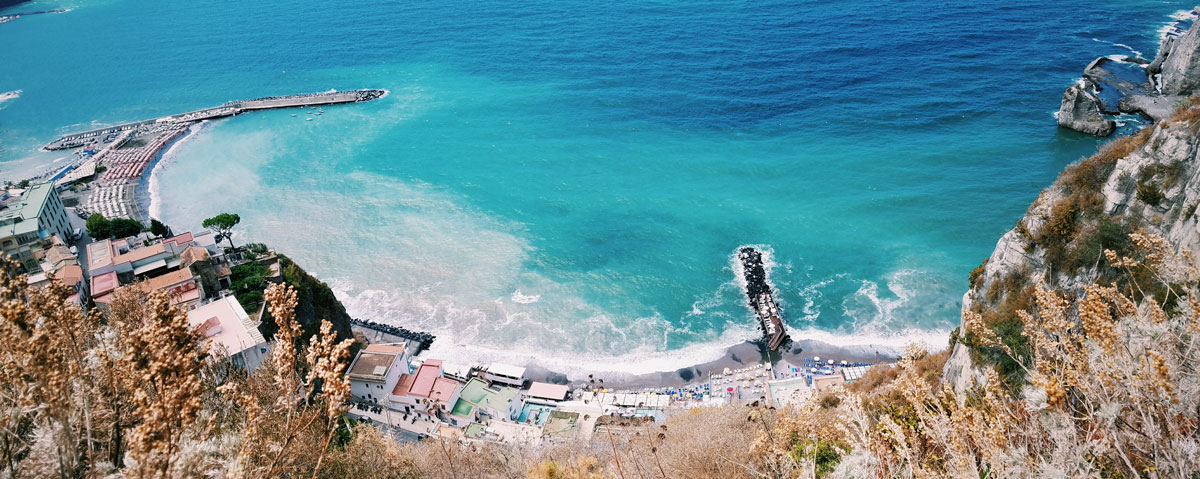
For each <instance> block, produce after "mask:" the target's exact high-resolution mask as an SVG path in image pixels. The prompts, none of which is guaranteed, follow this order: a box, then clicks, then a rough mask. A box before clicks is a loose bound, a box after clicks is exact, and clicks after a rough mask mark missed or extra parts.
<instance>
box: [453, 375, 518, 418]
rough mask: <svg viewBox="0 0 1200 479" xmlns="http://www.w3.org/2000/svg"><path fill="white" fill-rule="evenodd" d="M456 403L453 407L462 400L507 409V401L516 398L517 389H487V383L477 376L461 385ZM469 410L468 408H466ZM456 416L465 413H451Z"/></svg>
mask: <svg viewBox="0 0 1200 479" xmlns="http://www.w3.org/2000/svg"><path fill="white" fill-rule="evenodd" d="M458 397H459V400H458V404H455V405H454V409H455V410H457V409H458V405H459V404H462V403H464V402H466V403H469V404H472V405H475V406H478V407H482V408H487V409H495V410H505V409H508V405H509V403H511V402H512V401H513V399H516V397H517V390H516V389H513V388H510V387H503V388H500V389H488V387H487V383H485V382H483V380H481V379H479V378H471V380H470V381H467V384H466V385H465V386H463V390H462V392H461V393H459V395H458ZM466 412H470V410H469V409H468V410H466ZM452 414H455V415H458V416H464V415H465V414H457V413H452Z"/></svg>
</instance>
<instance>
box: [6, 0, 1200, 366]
mask: <svg viewBox="0 0 1200 479" xmlns="http://www.w3.org/2000/svg"><path fill="white" fill-rule="evenodd" d="M64 7H65V8H70V11H69V12H67V13H63V14H53V15H39V16H30V17H24V18H20V19H18V20H16V21H13V22H9V23H5V24H0V94H4V93H6V92H10V93H11V94H9V95H7V96H6V97H4V98H7V99H5V100H2V101H0V178H4V179H10V178H21V177H23V175H25V174H28V173H29V172H31V171H35V170H38V169H40V168H45V167H46V166H47V165H48V164H51V163H52V162H54V161H56V160H57V159H59V158H61V157H63V156H66V154H63V153H39V152H37V151H36V150H37V148H38V147H39V146H40V145H42V144H43V143H45V142H47V141H49V140H51V139H53V138H54V137H55V136H56V135H58V134H61V133H66V132H70V131H73V130H78V129H83V128H87V127H91V126H93V125H104V124H111V123H116V122H122V121H131V120H139V119H145V118H151V117H156V116H162V115H167V114H172V113H178V112H181V111H185V110H190V109H195V108H200V107H206V106H212V105H215V104H219V103H222V102H225V101H227V100H233V99H242V98H250V97H258V96H267V95H279V94H291V93H302V92H313V91H322V90H328V89H330V88H336V89H354V88H386V89H388V90H390V91H391V94H390V95H389V96H387V97H386V98H384V99H383V100H380V101H375V102H370V103H365V104H359V105H350V106H340V107H331V108H326V109H325V110H326V111H325V113H324V114H323V115H320V116H315V117H314V120H313V121H305V117H308V116H313V115H309V114H307V113H306V112H305V111H295V110H292V111H272V112H262V113H252V114H247V115H243V116H239V117H236V118H233V119H227V120H220V121H214V122H209V123H205V124H203V125H202V126H200V127H198V128H196V129H195V130H194V131H193V132H192V133H191V134H190V135H189V136H188V137H186V139H184V140H182V141H180V142H179V143H177V144H175V145H174V147H173V148H172V149H171V150H170V151H169V152H168V153H167V154H166V155H164V158H163V160H162V161H161V163H160V164H159V167H158V169H157V170H156V171H155V173H154V175H153V177H152V178H151V179H150V186H151V189H152V191H153V192H154V203H153V205H152V212H153V213H154V214H155V215H156V216H159V217H161V218H162V219H163V220H165V221H166V222H168V223H169V224H170V225H171V226H172V227H174V228H175V229H176V230H187V229H199V227H200V225H199V223H200V221H201V219H202V218H205V217H207V216H211V215H213V214H216V213H219V212H224V211H228V212H236V213H239V214H240V215H241V217H242V225H241V226H240V228H239V230H238V233H237V235H236V236H235V241H238V242H246V241H260V242H265V243H268V244H269V245H271V246H272V247H274V248H277V249H278V250H280V251H282V252H284V253H286V254H288V255H289V256H291V257H293V258H294V259H296V260H297V261H298V262H299V263H300V264H301V265H303V266H304V267H305V268H307V269H309V270H310V271H312V272H313V273H315V274H316V275H318V276H319V277H320V278H322V279H323V280H326V281H328V282H329V283H330V284H331V285H332V286H333V287H334V288H335V290H336V291H337V293H338V294H339V296H340V298H341V299H342V300H343V301H344V302H345V303H346V305H347V307H348V308H349V310H350V312H351V314H352V315H354V316H356V317H360V318H365V319H373V320H376V321H385V322H390V323H395V324H400V325H404V326H406V327H409V328H414V329H422V330H428V331H431V332H433V333H435V334H437V335H438V340H437V341H436V342H435V343H434V348H433V352H434V354H436V355H440V356H442V357H447V358H449V359H455V360H460V361H465V360H468V359H475V360H487V359H491V358H504V359H506V360H509V361H513V362H519V361H522V360H524V359H527V358H529V357H537V358H540V359H541V360H542V361H543V364H544V365H547V366H551V367H557V368H559V369H572V370H585V369H589V370H621V371H648V370H668V369H674V368H677V367H681V366H683V365H686V364H690V363H694V362H696V361H700V360H706V359H712V358H714V357H715V356H717V355H719V354H720V352H721V350H722V348H723V347H724V346H728V345H730V344H733V343H736V342H740V341H741V340H744V339H747V338H751V337H754V336H756V334H757V332H756V329H755V326H754V323H753V320H752V317H751V315H750V313H749V311H748V310H747V308H746V307H745V305H744V296H742V294H741V291H740V290H739V287H738V284H737V283H736V282H735V281H734V275H733V271H732V269H731V257H732V254H733V251H734V250H735V248H737V247H738V246H739V245H746V244H753V245H762V246H763V247H764V248H766V249H767V250H768V251H769V252H770V253H771V257H772V260H773V263H774V264H773V269H772V271H771V278H772V280H773V282H774V283H775V285H776V286H777V288H778V289H779V292H780V296H781V300H782V302H783V306H784V308H785V313H786V317H787V322H788V325H789V326H790V328H791V329H792V330H793V337H796V338H800V339H804V338H815V339H822V340H825V341H829V342H833V343H837V344H844V345H854V344H873V345H880V346H883V347H891V348H896V347H900V346H901V345H903V344H904V343H906V342H908V341H914V340H915V341H919V342H924V343H928V344H932V345H935V346H938V345H944V344H945V340H946V337H947V335H948V333H949V331H950V330H951V329H953V328H954V327H955V326H956V325H957V323H958V313H959V307H960V300H961V296H962V294H963V292H965V290H966V287H967V280H966V277H967V273H968V272H969V271H970V270H971V269H972V268H973V267H975V266H976V265H978V264H979V262H980V261H981V260H982V259H983V258H985V257H986V256H988V255H989V254H990V252H991V250H992V248H993V246H994V245H995V242H996V240H997V239H998V238H999V236H1000V235H1001V234H1002V233H1003V232H1004V231H1006V230H1007V229H1009V228H1010V227H1012V225H1013V223H1014V222H1015V221H1016V219H1017V218H1019V217H1020V215H1021V214H1022V213H1023V212H1024V211H1025V209H1026V208H1027V207H1028V205H1029V203H1030V202H1031V201H1032V200H1033V199H1034V197H1035V196H1036V195H1037V193H1038V191H1039V190H1041V189H1042V188H1044V187H1045V186H1047V185H1048V184H1049V183H1050V182H1051V181H1052V180H1053V179H1054V177H1055V176H1056V175H1057V173H1058V172H1059V171H1060V170H1061V169H1062V168H1063V166H1064V165H1066V164H1067V163H1069V162H1071V161H1074V160H1076V159H1078V158H1079V157H1081V156H1084V155H1086V154H1087V153H1088V152H1090V151H1092V150H1094V148H1095V147H1096V144H1097V141H1098V140H1096V139H1094V138H1090V137H1086V136H1082V135H1078V134H1075V133H1072V132H1068V131H1065V130H1060V129H1058V128H1057V127H1056V126H1055V123H1054V119H1053V117H1052V113H1053V112H1054V111H1055V110H1056V109H1057V107H1058V103H1059V99H1060V96H1061V94H1062V91H1063V89H1064V88H1065V87H1066V86H1068V85H1070V84H1071V83H1072V82H1074V81H1075V80H1076V79H1077V77H1078V76H1079V74H1080V73H1081V71H1082V69H1083V67H1084V66H1085V65H1087V63H1088V62H1090V61H1091V60H1092V59H1094V58H1095V57H1097V56H1105V55H1124V54H1130V53H1131V51H1136V52H1140V53H1141V54H1142V55H1144V56H1146V57H1148V58H1152V57H1153V55H1154V52H1155V50H1156V48H1157V44H1158V33H1157V31H1158V30H1159V29H1160V28H1161V27H1162V26H1163V25H1165V24H1166V23H1167V22H1169V21H1171V17H1170V16H1171V15H1172V14H1174V13H1177V12H1178V11H1179V10H1181V9H1189V8H1190V7H1191V4H1186V3H1180V2H1159V1H1134V0H1121V1H1117V0H1112V1H1082V0H1064V1H1056V2H1045V1H1036V2H1035V1H1021V0H1018V1H1008V0H1006V1H997V0H984V1H959V0H950V1H946V2H938V3H937V4H936V5H935V4H930V3H928V2H919V1H890V2H883V1H865V0H848V1H844V2H811V1H798V2H795V1H794V2H783V1H774V0H768V1H761V2H745V1H735V2H710V1H694V2H676V1H644V2H626V3H615V2H582V1H574V0H558V1H549V2H546V1H538V0H533V1H527V2H519V3H517V2H513V3H502V2H470V3H465V4H464V3H459V2H399V3H398V2H371V1H360V2H318V1H314V0H281V1H278V2H270V3H264V2H235V1H213V2H158V1H149V0H104V1H98V2H85V1H82V0H77V1H69V0H68V1H51V0H44V1H35V2H31V3H28V4H25V5H22V6H19V7H14V8H10V9H7V10H4V11H0V14H4V13H11V12H14V11H24V10H42V9H46V8H64ZM18 91H19V92H18ZM293 113H298V115H297V116H296V117H292V116H291V115H292V114H293ZM1135 126H1136V125H1134V124H1132V123H1131V124H1129V125H1126V126H1125V128H1126V129H1128V128H1134V127H1135Z"/></svg>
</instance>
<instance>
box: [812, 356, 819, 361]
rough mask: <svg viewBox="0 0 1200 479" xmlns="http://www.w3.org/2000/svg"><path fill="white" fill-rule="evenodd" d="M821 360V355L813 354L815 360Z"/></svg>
mask: <svg viewBox="0 0 1200 479" xmlns="http://www.w3.org/2000/svg"><path fill="white" fill-rule="evenodd" d="M820 360H821V357H820V356H813V361H820Z"/></svg>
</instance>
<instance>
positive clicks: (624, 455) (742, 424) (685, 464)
mask: <svg viewBox="0 0 1200 479" xmlns="http://www.w3.org/2000/svg"><path fill="white" fill-rule="evenodd" d="M1130 241H1131V243H1132V244H1133V245H1135V246H1134V248H1133V249H1132V250H1131V251H1133V253H1131V256H1118V255H1117V254H1116V253H1115V252H1112V251H1111V250H1109V251H1108V252H1106V253H1107V254H1108V256H1109V260H1110V262H1111V263H1112V265H1113V266H1114V267H1115V268H1118V269H1121V270H1123V271H1125V272H1126V276H1128V275H1130V274H1132V273H1134V272H1136V273H1137V274H1138V275H1139V276H1141V275H1145V274H1151V275H1153V276H1154V277H1156V278H1158V279H1159V280H1160V281H1162V282H1165V283H1167V284H1177V285H1185V286H1183V287H1182V288H1181V289H1177V290H1173V293H1174V294H1177V295H1179V296H1180V297H1181V298H1184V299H1183V300H1182V301H1179V304H1178V305H1176V306H1175V307H1173V308H1170V310H1168V309H1167V308H1164V307H1163V301H1162V299H1161V298H1155V297H1153V296H1149V295H1147V296H1143V297H1142V298H1141V299H1140V300H1134V299H1133V298H1131V297H1129V296H1128V295H1126V294H1123V293H1122V292H1121V290H1120V289H1119V288H1117V287H1115V286H1113V285H1112V284H1097V285H1094V286H1091V287H1089V288H1087V293H1086V294H1084V295H1082V296H1079V297H1075V298H1069V297H1067V296H1065V295H1063V294H1062V293H1060V292H1056V291H1052V290H1049V289H1047V288H1044V287H1038V288H1035V290H1034V291H1033V297H1032V300H1031V303H1030V307H1029V308H1028V309H1026V310H1021V311H1018V312H1017V317H1018V318H1019V320H1020V321H1021V322H1022V324H1021V330H1022V331H1024V333H1023V334H1024V335H1025V337H1026V338H1027V341H1028V344H1029V345H1030V347H1029V351H1028V353H1027V355H1026V356H1023V357H1020V358H1014V361H1015V363H1016V364H1018V366H1019V367H1021V368H1022V369H1023V370H1024V371H1025V377H1027V378H1028V380H1027V382H1024V383H1023V384H1021V385H1020V388H1019V389H1018V390H1017V393H1016V394H1013V393H1012V391H1011V389H1006V388H1005V387H1003V383H1002V381H1001V380H1000V376H999V375H998V374H996V373H994V372H988V373H987V374H986V375H985V376H983V379H982V380H981V381H979V382H977V383H976V384H975V386H974V387H972V388H970V389H969V390H967V391H963V392H958V393H956V392H954V391H951V390H950V389H949V388H948V387H947V386H946V385H944V384H942V383H941V375H940V370H941V364H942V363H943V362H944V361H945V353H942V354H935V355H930V354H927V353H926V352H924V351H921V350H919V349H911V350H910V351H909V352H908V353H907V354H906V355H905V357H904V358H903V359H902V360H901V361H900V362H899V364H898V365H897V366H896V367H894V368H877V369H876V370H874V371H873V372H872V373H871V374H870V375H868V377H867V378H864V379H863V380H862V381H861V382H859V383H858V384H857V385H855V386H854V387H853V388H852V389H850V390H844V391H837V392H835V393H833V394H828V395H823V396H819V397H814V398H812V400H811V401H809V402H808V403H807V404H804V405H802V406H799V407H780V408H757V407H756V408H750V407H741V406H729V407H723V408H705V409H693V410H689V411H681V412H679V413H678V414H675V415H673V417H671V418H670V419H669V420H668V421H667V422H666V423H665V424H653V423H639V422H633V423H626V424H623V425H618V424H612V425H607V426H601V428H600V429H599V430H598V431H597V433H596V436H595V437H596V438H597V439H596V442H595V443H570V442H568V443H556V444H553V445H550V446H546V447H542V448H537V449H534V448H528V447H522V446H505V445H495V444H483V443H460V442H457V441H453V440H441V439H430V440H426V441H422V442H421V443H418V444H410V445H399V444H397V443H395V442H393V441H391V440H390V439H386V438H384V437H382V435H381V434H380V432H379V431H378V430H375V429H374V428H373V427H371V426H367V425H361V424H355V423H354V422H353V421H351V420H349V419H347V418H346V416H344V412H345V411H346V400H347V395H348V394H349V384H348V382H347V380H346V379H345V376H344V372H345V368H346V364H347V360H348V355H349V348H350V342H349V341H346V340H339V339H337V335H336V334H335V333H334V332H333V331H332V325H331V324H330V323H329V322H327V321H323V322H322V323H321V326H320V330H319V332H318V333H317V334H316V335H315V336H314V337H313V338H312V339H311V340H309V341H307V342H306V341H303V340H302V336H303V334H302V330H301V327H300V325H299V323H298V322H297V321H296V320H295V318H296V304H297V303H298V300H297V291H296V290H295V289H294V288H293V287H291V286H289V285H286V284H274V285H271V286H269V287H268V289H267V291H266V293H265V298H264V299H265V301H266V303H267V305H268V309H269V314H270V315H271V317H272V318H275V320H276V324H277V327H278V330H277V331H276V333H275V338H276V340H277V341H278V343H277V345H276V346H275V347H274V349H273V351H272V353H271V357H270V359H269V361H268V362H267V364H266V365H265V366H264V367H263V368H261V369H259V370H258V371H256V372H255V373H254V374H252V375H250V376H245V375H243V374H241V373H239V372H238V371H236V370H233V369H231V368H229V367H228V365H227V364H225V363H222V362H220V361H215V360H212V359H211V357H213V356H215V357H220V354H212V353H214V352H213V351H205V350H204V348H203V347H202V345H201V344H200V342H199V341H198V339H197V338H196V337H195V336H194V335H193V334H192V333H191V332H190V330H189V328H188V326H187V322H186V314H185V313H184V312H183V311H179V310H178V309H175V308H172V307H169V306H168V304H167V301H166V299H165V298H164V297H162V296H160V295H150V296H144V295H142V294H141V293H138V292H136V291H135V288H126V289H125V290H122V292H121V293H120V294H119V295H118V297H117V298H116V299H115V300H114V301H113V303H112V308H111V313H109V314H107V315H100V314H84V313H83V312H82V311H80V310H79V309H78V308H74V307H69V306H66V304H67V303H66V297H67V294H68V293H69V291H67V290H66V289H64V288H61V287H51V288H49V289H44V290H37V289H29V288H28V287H27V286H26V282H25V277H24V276H21V275H16V274H13V272H14V271H15V269H13V268H12V266H11V265H8V266H6V269H5V271H4V274H0V301H2V305H3V306H2V310H0V314H2V321H0V348H2V349H3V351H0V363H2V364H0V393H2V394H0V411H2V414H0V470H2V471H3V474H2V475H3V476H4V477H101V476H110V475H113V474H116V475H117V477H404V478H416V477H454V478H457V477H522V476H528V477H543V478H596V477H621V478H633V477H637V478H650V477H989V478H993V477H994V478H1001V477H1039V476H1041V477H1122V478H1132V477H1181V478H1190V477H1196V476H1195V474H1197V473H1198V472H1200V442H1198V438H1197V430H1198V424H1200V423H1198V420H1200V418H1198V417H1197V414H1198V411H1197V410H1198V402H1197V401H1198V399H1197V398H1200V376H1198V370H1197V366H1196V358H1197V357H1198V356H1200V355H1198V354H1197V352H1198V348H1200V291H1198V290H1197V284H1198V283H1197V280H1198V279H1200V274H1198V273H1197V270H1196V268H1195V265H1194V263H1192V261H1191V259H1190V258H1185V259H1184V260H1182V261H1174V260H1173V259H1178V258H1174V257H1173V256H1172V255H1171V254H1170V252H1169V251H1168V248H1167V245H1166V243H1165V242H1163V241H1162V240H1161V239H1158V238H1155V237H1152V236H1146V235H1138V234H1135V235H1133V237H1132V238H1131V240H1130ZM1147 270H1149V271H1151V272H1150V273H1147V272H1146V271H1147ZM1122 280H1125V281H1128V280H1130V278H1128V277H1123V278H1122ZM964 315H965V323H966V325H967V334H969V335H970V336H971V337H972V338H973V340H975V341H979V342H981V343H985V344H988V345H990V346H991V347H994V348H998V349H1000V350H1003V351H1008V350H1007V349H1006V346H1005V345H1004V344H1003V343H1002V342H1000V341H999V340H998V338H997V337H996V336H995V334H994V333H991V332H990V329H988V328H986V327H983V325H982V318H981V316H980V314H979V313H976V312H972V311H967V312H965V313H964ZM206 358H209V359H206Z"/></svg>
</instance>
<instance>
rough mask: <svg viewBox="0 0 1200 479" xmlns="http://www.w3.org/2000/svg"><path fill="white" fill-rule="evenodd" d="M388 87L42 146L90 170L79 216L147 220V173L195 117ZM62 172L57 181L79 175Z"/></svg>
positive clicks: (161, 121) (256, 102) (257, 103)
mask: <svg viewBox="0 0 1200 479" xmlns="http://www.w3.org/2000/svg"><path fill="white" fill-rule="evenodd" d="M387 93H388V92H387V90H374V89H368V90H352V91H344V92H339V91H328V92H322V93H310V94H305V95H290V96H278V97H264V98H255V99H251V100H240V101H231V102H227V103H225V104H223V105H220V106H216V107H212V108H205V109H202V110H195V111H190V112H187V113H180V114H177V115H170V116H164V117H162V118H155V119H152V120H142V121H135V122H131V123H123V124H120V125H113V126H108V127H104V128H97V129H94V130H88V131H84V132H79V133H73V134H70V135H66V136H63V137H61V138H58V139H57V140H54V141H52V142H50V143H49V144H47V145H46V146H44V147H43V149H45V150H64V149H69V148H79V150H78V151H77V152H76V155H75V156H76V157H75V159H74V160H73V161H72V162H71V164H70V165H67V167H68V168H76V169H80V171H93V172H94V173H93V174H94V176H95V181H94V182H92V183H91V184H90V185H88V187H87V189H86V190H85V197H84V198H83V199H82V200H81V201H80V205H79V206H78V207H76V213H77V214H79V215H80V216H81V217H86V216H87V215H89V214H92V213H100V214H102V215H104V216H105V217H106V218H114V217H125V218H132V219H135V220H138V221H141V222H143V223H145V222H148V221H149V220H150V218H149V212H148V211H146V209H147V207H148V204H149V202H148V201H145V196H146V189H147V184H146V175H147V173H148V172H149V171H150V170H151V169H152V168H153V165H154V164H155V162H157V161H158V159H159V158H160V157H161V155H162V152H163V150H164V149H165V148H167V147H168V146H169V145H170V144H171V143H172V142H174V141H175V140H177V139H179V138H181V137H182V136H184V133H185V132H186V131H187V130H188V128H189V127H191V126H192V125H194V124H196V123H197V122H200V121H203V120H211V119H216V118H224V117H229V116H234V115H237V114H240V113H244V112H248V111H255V110H269V109H274V108H295V107H311V106H318V105H336V104H342V103H357V102H363V101H370V100H375V99H378V98H383V97H384V96H385V95H387ZM89 168H90V170H89ZM65 171H66V170H64V172H65ZM60 176H61V179H59V180H58V182H59V184H60V186H65V185H67V184H70V183H73V182H76V181H79V180H81V179H82V178H83V176H82V175H60Z"/></svg>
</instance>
